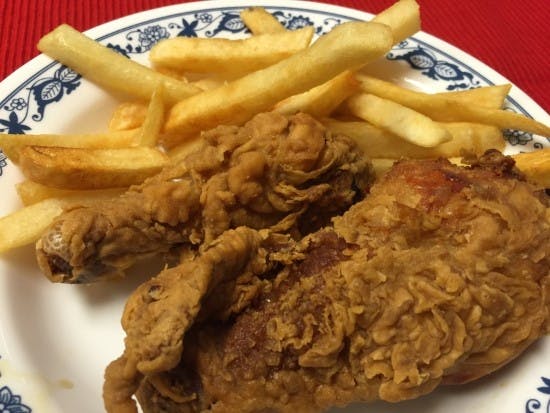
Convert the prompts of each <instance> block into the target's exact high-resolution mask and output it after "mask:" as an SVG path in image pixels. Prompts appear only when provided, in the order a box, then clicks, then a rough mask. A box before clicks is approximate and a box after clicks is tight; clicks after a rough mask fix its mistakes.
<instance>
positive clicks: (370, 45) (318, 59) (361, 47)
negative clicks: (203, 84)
mask: <svg viewBox="0 0 550 413" xmlns="http://www.w3.org/2000/svg"><path fill="white" fill-rule="evenodd" d="M392 43H393V38H392V35H391V30H390V29H389V28H388V27H387V26H385V25H382V24H377V23H365V22H349V23H344V24H341V25H339V26H336V27H335V28H334V29H333V30H332V31H331V32H330V33H328V34H326V35H324V36H322V37H320V38H319V39H318V40H317V41H316V42H315V43H314V44H313V45H312V46H310V47H309V48H307V49H305V50H302V51H301V52H298V53H296V54H295V55H293V56H291V57H289V58H287V59H285V60H282V61H280V62H278V63H276V64H274V65H272V66H269V67H268V68H266V69H262V70H258V71H256V72H252V73H250V74H248V75H246V76H244V77H242V78H240V79H237V80H235V81H233V82H230V83H228V84H226V85H224V86H221V87H219V88H217V89H213V90H208V91H205V92H202V93H200V94H198V95H195V96H191V97H190V98H188V99H185V100H183V101H181V102H179V103H177V104H176V105H174V106H173V107H172V109H171V110H170V112H169V115H168V120H167V122H166V125H165V132H166V135H165V136H164V139H163V143H164V144H165V145H166V146H167V147H173V146H175V145H177V144H178V143H181V142H182V141H184V140H185V139H189V138H192V137H195V136H198V135H199V134H200V132H201V131H203V130H208V129H210V128H212V127H214V126H216V125H219V124H224V123H225V124H241V123H243V122H245V121H247V120H248V119H250V118H251V117H252V116H253V115H254V114H256V113H259V112H261V111H264V110H267V109H270V108H271V107H273V105H275V104H276V103H277V102H279V101H281V100H283V99H285V98H287V97H289V96H292V95H296V94H299V93H302V92H305V91H306V90H309V89H311V88H312V87H315V86H317V85H320V84H322V83H324V82H326V81H328V80H329V79H331V78H332V77H334V76H336V75H337V74H339V73H341V72H343V71H344V70H348V69H355V68H357V67H359V66H362V65H364V64H366V63H368V62H369V61H372V60H374V59H376V58H378V57H380V56H383V55H384V53H386V52H387V51H388V50H389V49H390V48H391V45H392ZM304 68H307V70H304Z"/></svg>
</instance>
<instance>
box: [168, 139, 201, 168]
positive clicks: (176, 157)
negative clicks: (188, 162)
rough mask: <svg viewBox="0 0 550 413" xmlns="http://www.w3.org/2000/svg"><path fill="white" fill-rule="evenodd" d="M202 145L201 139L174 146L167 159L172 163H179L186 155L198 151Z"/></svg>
mask: <svg viewBox="0 0 550 413" xmlns="http://www.w3.org/2000/svg"><path fill="white" fill-rule="evenodd" d="M201 144H202V139H200V138H199V139H189V140H187V141H185V142H183V143H181V144H179V145H178V146H175V147H174V148H172V149H171V150H170V151H169V152H168V157H169V158H170V160H171V161H172V162H173V163H178V162H181V161H182V160H183V159H184V158H185V157H186V156H187V155H189V154H190V153H191V152H193V151H194V150H195V149H198V148H199V147H200V145H201Z"/></svg>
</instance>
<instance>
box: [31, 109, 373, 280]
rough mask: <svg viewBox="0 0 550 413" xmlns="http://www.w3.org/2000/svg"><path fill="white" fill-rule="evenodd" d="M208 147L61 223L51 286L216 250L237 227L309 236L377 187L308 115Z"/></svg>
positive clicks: (47, 266)
mask: <svg viewBox="0 0 550 413" xmlns="http://www.w3.org/2000/svg"><path fill="white" fill-rule="evenodd" d="M203 139H204V144H203V145H202V146H201V147H200V148H199V149H198V150H197V151H195V152H192V153H191V154H189V155H188V156H187V157H186V158H185V159H184V160H183V161H182V162H179V163H176V164H174V165H172V166H170V167H168V168H166V169H164V170H163V171H162V172H161V173H160V174H158V175H157V176H155V177H152V178H150V179H149V180H147V181H145V183H144V184H143V185H141V186H139V187H133V188H131V189H130V190H129V191H128V192H127V193H126V194H124V195H122V196H121V197H118V198H114V199H112V200H107V201H105V202H103V203H99V204H95V205H93V206H90V207H78V206H75V207H73V208H69V209H68V210H67V211H66V212H65V213H63V214H62V215H61V216H59V218H57V219H56V220H55V221H54V222H53V223H52V225H51V227H50V228H49V229H48V230H47V231H46V232H45V233H44V236H43V237H42V238H41V240H40V241H39V242H38V243H37V256H38V262H39V265H40V267H41V269H42V271H43V272H44V273H45V274H46V275H47V276H48V277H49V278H50V279H51V280H52V281H62V282H70V283H83V282H92V281H98V280H102V279H104V278H105V277H108V276H112V275H113V274H115V275H116V274H118V275H120V274H121V273H122V271H123V270H124V269H126V268H128V267H129V266H130V265H131V264H132V263H133V262H134V261H135V260H136V259H138V258H141V257H143V256H147V255H148V254H152V253H159V252H167V251H168V250H169V249H170V248H172V247H175V246H178V247H180V248H188V249H190V250H192V249H196V248H197V247H198V246H199V245H201V243H202V244H204V245H208V243H209V242H211V241H212V240H213V239H215V238H216V237H217V236H219V235H220V234H222V233H223V231H225V230H228V229H230V228H235V227H237V226H243V225H245V226H249V227H251V228H257V229H261V228H265V227H270V226H273V225H279V226H281V228H283V229H285V230H287V231H291V230H292V228H294V230H295V231H300V232H302V233H307V232H310V231H311V230H313V229H315V228H318V227H320V226H321V225H324V224H326V223H327V221H328V219H329V218H330V217H331V216H332V215H335V214H337V213H339V212H342V211H344V210H345V209H346V208H348V207H349V206H350V205H351V204H352V203H353V202H354V201H356V200H357V199H359V198H361V197H362V196H363V195H364V193H365V192H366V190H367V189H368V185H369V183H370V181H371V180H372V178H373V176H372V174H371V171H370V169H369V168H370V166H369V165H370V164H369V162H368V160H367V159H366V158H365V157H364V156H363V155H362V153H361V152H360V151H359V150H358V149H357V147H356V145H355V143H354V142H353V141H352V140H351V139H349V138H347V137H343V136H340V135H337V134H331V133H328V131H327V130H326V128H324V127H323V126H322V125H321V124H320V123H319V122H317V121H316V120H314V119H313V118H312V117H310V116H308V115H305V114H298V115H293V116H291V117H285V116H282V115H279V114H276V113H267V114H260V115H257V116H256V117H255V118H254V119H252V120H251V121H250V122H248V123H247V124H246V125H245V126H244V127H237V126H220V127H218V128H216V129H214V130H212V131H210V132H207V133H205V134H204V135H203Z"/></svg>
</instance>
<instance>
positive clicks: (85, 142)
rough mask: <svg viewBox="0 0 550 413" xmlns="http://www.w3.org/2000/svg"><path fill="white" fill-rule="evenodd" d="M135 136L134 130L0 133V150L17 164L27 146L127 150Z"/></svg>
mask: <svg viewBox="0 0 550 413" xmlns="http://www.w3.org/2000/svg"><path fill="white" fill-rule="evenodd" d="M136 135H137V133H136V130H135V129H128V130H124V131H113V132H104V133H94V134H66V135H54V134H52V135H49V134H40V135H33V134H28V135H17V134H7V133H0V148H1V149H2V152H4V153H5V154H6V155H7V156H8V158H9V159H10V160H11V161H13V162H15V163H19V156H20V154H21V151H22V150H23V149H24V148H26V147H27V146H57V147H66V148H90V149H98V148H103V149H107V148H127V147H129V146H132V145H133V144H134V142H135V136H136Z"/></svg>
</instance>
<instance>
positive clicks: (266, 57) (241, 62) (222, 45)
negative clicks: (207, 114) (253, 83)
mask: <svg viewBox="0 0 550 413" xmlns="http://www.w3.org/2000/svg"><path fill="white" fill-rule="evenodd" d="M313 31H314V30H313V27H312V26H307V27H303V28H301V29H298V30H293V31H286V30H285V31H282V32H280V33H270V34H262V35H259V36H252V37H248V38H245V39H239V40H230V39H221V38H220V39H213V38H212V39H206V38H199V37H174V38H172V39H166V40H163V41H161V42H159V43H157V44H156V45H155V46H153V48H152V49H151V53H150V55H149V58H150V60H151V62H152V63H153V64H154V66H155V67H169V68H172V69H178V70H182V71H189V72H194V73H227V74H229V75H230V76H239V75H244V74H245V73H250V72H253V71H255V70H259V69H263V68H265V67H268V66H271V65H272V64H275V63H277V62H279V61H281V60H283V59H286V58H287V57H289V56H292V55H293V54H295V53H297V52H299V51H300V50H303V49H305V48H306V47H308V46H309V43H310V42H311V39H312V37H313Z"/></svg>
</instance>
